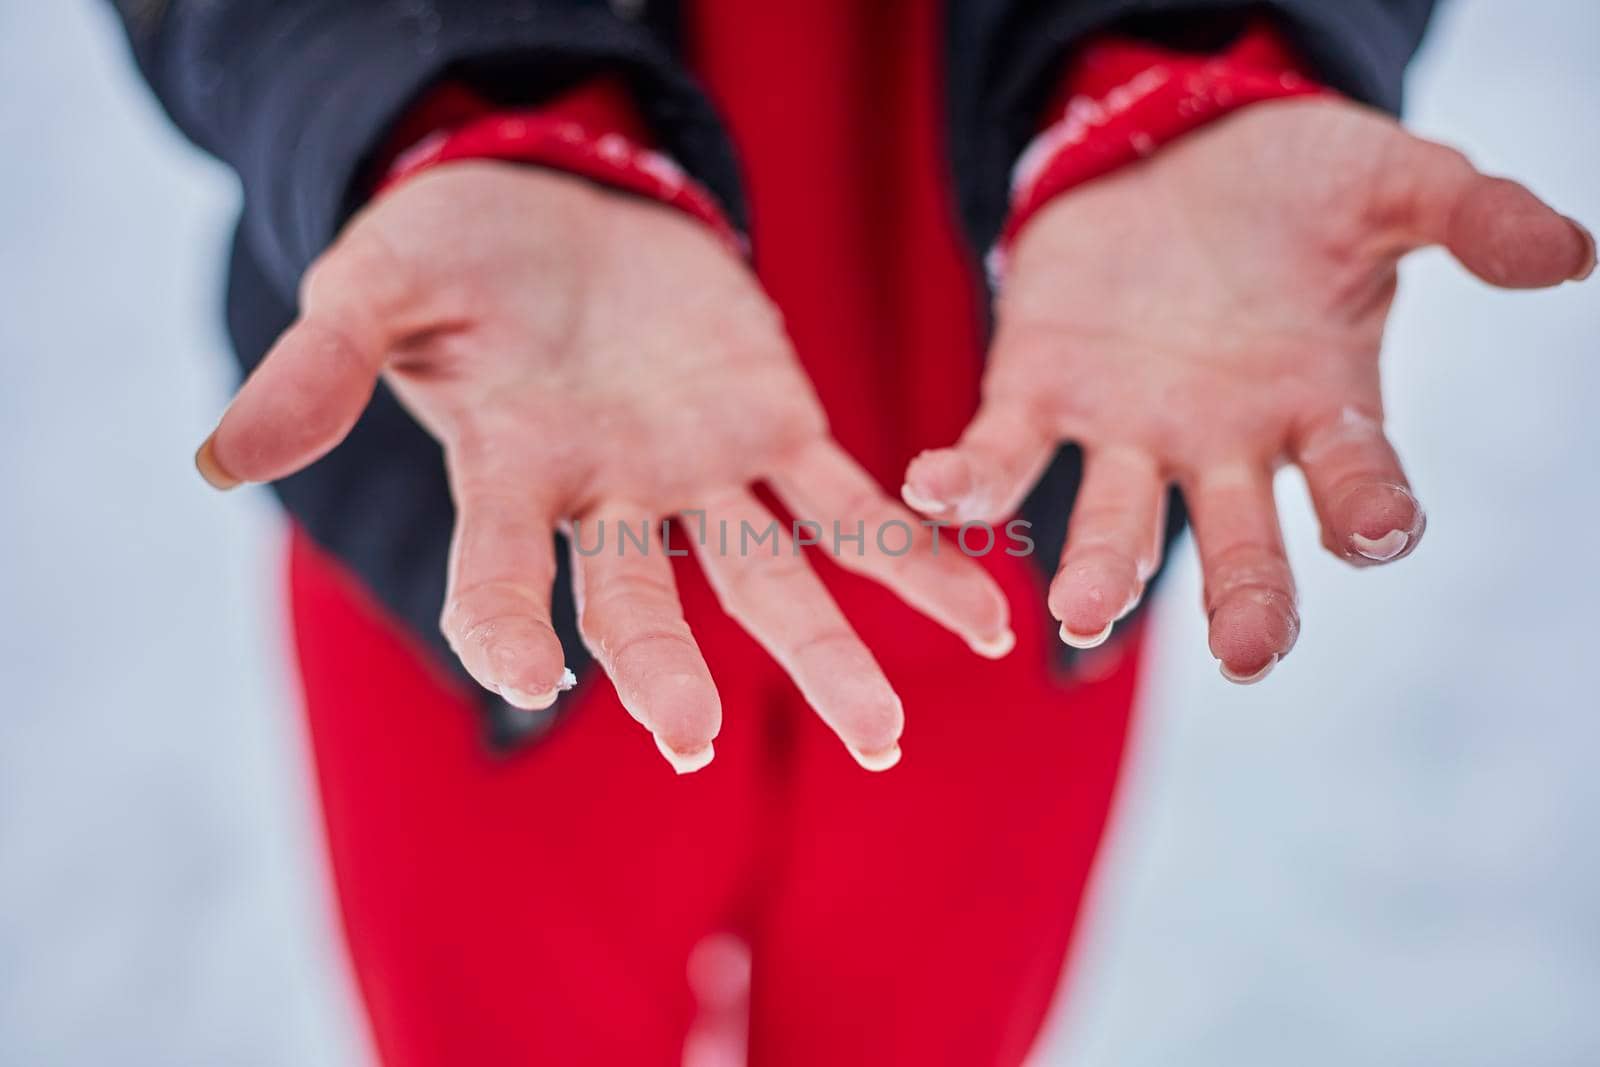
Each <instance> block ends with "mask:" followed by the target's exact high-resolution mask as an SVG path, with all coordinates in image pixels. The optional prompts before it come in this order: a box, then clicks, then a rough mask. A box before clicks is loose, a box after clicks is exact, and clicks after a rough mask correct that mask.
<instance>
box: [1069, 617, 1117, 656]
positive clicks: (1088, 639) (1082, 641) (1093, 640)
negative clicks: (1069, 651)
mask: <svg viewBox="0 0 1600 1067" xmlns="http://www.w3.org/2000/svg"><path fill="white" fill-rule="evenodd" d="M1116 625H1117V624H1116V622H1114V621H1113V622H1108V623H1106V624H1105V627H1104V628H1103V629H1101V630H1099V631H1097V632H1095V633H1080V632H1078V631H1076V630H1073V629H1070V628H1069V627H1068V626H1067V624H1066V623H1062V624H1061V640H1062V642H1063V643H1064V644H1067V645H1070V646H1071V647H1073V648H1077V649H1090V648H1099V647H1100V646H1101V645H1103V644H1105V643H1106V642H1107V641H1108V640H1110V638H1111V631H1112V630H1113V629H1115V628H1116Z"/></svg>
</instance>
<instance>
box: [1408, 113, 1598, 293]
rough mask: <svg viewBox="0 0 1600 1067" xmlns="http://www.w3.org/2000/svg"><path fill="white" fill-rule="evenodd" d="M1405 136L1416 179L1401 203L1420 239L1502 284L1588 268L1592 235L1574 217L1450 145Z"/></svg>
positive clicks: (1517, 285) (1561, 277)
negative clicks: (1483, 170) (1484, 169)
mask: <svg viewBox="0 0 1600 1067" xmlns="http://www.w3.org/2000/svg"><path fill="white" fill-rule="evenodd" d="M1412 143H1413V145H1414V147H1415V152H1416V155H1415V159H1414V161H1413V164H1412V165H1413V166H1414V168H1415V175H1416V178H1417V179H1418V180H1417V184H1416V186H1415V193H1414V200H1413V202H1412V203H1411V204H1410V205H1408V207H1409V214H1410V215H1411V219H1410V220H1409V221H1411V222H1412V223H1413V224H1414V227H1415V229H1416V231H1417V236H1418V238H1419V239H1420V240H1419V243H1421V244H1438V245H1444V246H1445V247H1446V248H1448V249H1449V250H1450V253H1451V254H1452V255H1453V256H1455V257H1456V259H1457V260H1459V261H1460V263H1461V265H1462V266H1464V267H1466V268H1467V269H1468V270H1470V271H1471V272H1472V273H1473V274H1476V275H1477V276H1478V277H1479V278H1482V279H1483V280H1484V281H1486V282H1488V283H1489V284H1490V285H1495V286H1499V287H1501V288H1503V289H1540V288H1544V287H1546V286H1551V285H1560V284H1561V283H1562V282H1565V281H1582V280H1583V279H1584V278H1587V277H1588V276H1589V275H1590V274H1591V273H1593V271H1594V266H1595V242H1594V237H1593V236H1591V235H1590V233H1589V231H1588V230H1586V229H1585V228H1584V227H1583V226H1582V225H1580V224H1579V223H1578V222H1577V221H1576V220H1574V219H1569V218H1567V217H1566V216H1564V215H1562V214H1560V213H1559V212H1557V211H1556V210H1555V209H1554V208H1552V207H1550V206H1549V205H1548V204H1546V203H1545V202H1544V201H1542V200H1540V199H1539V198H1538V197H1537V196H1535V195H1533V193H1532V192H1530V191H1529V190H1528V189H1527V187H1526V186H1523V185H1521V184H1519V183H1517V182H1514V181H1511V180H1509V179H1507V178H1495V177H1490V176H1489V175H1487V174H1483V173H1481V172H1480V171H1479V170H1478V169H1477V168H1476V167H1474V166H1473V165H1472V163H1471V162H1469V161H1468V160H1467V158H1466V157H1465V156H1464V155H1462V154H1461V153H1460V152H1457V151H1456V150H1454V149H1452V148H1446V147H1445V146H1443V145H1438V144H1432V143H1430V142H1427V141H1422V140H1414V141H1413V142H1412Z"/></svg>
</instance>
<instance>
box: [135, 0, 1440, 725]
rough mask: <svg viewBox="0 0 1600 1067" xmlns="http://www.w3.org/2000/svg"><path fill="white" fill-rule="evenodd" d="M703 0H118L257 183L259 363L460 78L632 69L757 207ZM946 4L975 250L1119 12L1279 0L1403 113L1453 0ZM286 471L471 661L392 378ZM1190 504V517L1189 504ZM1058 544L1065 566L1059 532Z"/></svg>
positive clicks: (514, 86) (322, 521)
mask: <svg viewBox="0 0 1600 1067" xmlns="http://www.w3.org/2000/svg"><path fill="white" fill-rule="evenodd" d="M680 2H692V0H649V2H647V3H645V4H643V5H640V4H638V3H628V4H624V3H613V4H610V5H608V4H607V3H605V2H603V0H426V2H423V0H116V6H117V8H118V11H119V13H120V14H121V15H122V18H123V21H124V23H125V24H126V26H127V29H128V35H129V38H130V40H131V41H132V43H133V49H134V55H135V57H136V58H137V60H138V63H139V67H140V69H141V70H142V71H143V73H144V75H145V77H146V78H147V79H148V81H149V82H150V85H151V86H152V88H154V90H155V92H156V95H157V96H159V97H160V99H161V102H162V104H163V105H164V106H165V108H166V109H167V111H168V113H169V114H170V115H171V116H172V118H173V120H174V121H175V122H176V123H177V124H178V125H179V126H180V127H181V128H182V129H183V131H184V133H186V134H187V135H188V136H189V137H190V138H191V139H192V140H194V141H195V142H196V143H197V144H199V145H200V146H201V147H202V148H204V149H206V150H207V151H209V152H211V153H213V154H214V155H216V156H218V157H220V158H221V159H222V160H224V161H225V162H227V163H228V164H230V165H231V166H232V167H233V168H234V170H235V171H237V172H238V174H239V177H240V180H241V181H242V183H243V185H244V212H243V216H242V218H241V220H240V223H239V227H238V231H237V233H236V235H235V239H234V246H233V260H232V265H231V268H230V277H229V285H228V301H227V308H228V326H229V332H230V334H231V337H232V339H233V343H234V348H235V351H236V353H237V355H238V357H239V361H240V364H241V367H242V369H244V370H245V371H248V370H249V369H250V368H251V367H253V366H254V365H255V364H256V362H258V361H259V360H260V359H261V357H262V356H263V355H264V354H265V353H266V351H267V349H268V347H269V346H270V345H271V343H272V341H273V340H274V339H275V338H276V336H277V335H278V334H279V333H280V332H281V331H282V330H283V329H284V327H286V326H287V325H288V323H289V321H290V319H291V317H292V315H293V308H294V301H295V292H296V289H297V287H298V283H299V279H300V276H301V274H302V273H303V272H304V271H305V269H306V267H307V265H308V264H309V263H310V262H311V261H312V260H313V259H314V258H315V257H316V256H317V255H318V254H319V253H320V252H321V251H322V249H324V248H325V247H326V246H327V245H328V244H329V243H330V242H331V241H332V239H333V237H334V235H335V233H336V232H337V231H338V229H339V227H340V226H341V224H342V223H343V221H344V220H345V218H347V217H348V215H349V214H350V213H351V211H352V210H353V208H354V206H355V203H356V191H357V190H358V189H360V188H361V187H362V182H363V179H364V178H366V177H370V176H369V175H366V174H365V168H366V167H367V165H368V163H369V159H370V156H371V155H372V153H373V152H375V151H376V150H377V147H378V146H379V145H380V144H381V143H382V142H383V140H384V136H385V133H386V132H387V130H388V129H389V127H390V125H391V123H393V122H394V121H395V119H396V118H397V117H398V116H400V115H401V114H403V113H404V112H405V111H406V110H407V108H408V107H409V106H410V105H411V103H412V102H413V101H415V100H416V99H417V98H418V97H419V95H421V94H422V93H423V92H425V91H426V90H427V89H428V88H429V87H430V86H431V85H433V84H434V83H436V82H437V81H439V80H440V79H442V78H445V77H449V78H451V79H455V80H458V81H465V82H467V83H469V84H471V85H473V86H474V87H475V88H476V89H478V90H479V91H480V92H482V93H484V94H485V95H487V96H488V97H490V98H491V99H494V100H496V101H498V102H501V103H505V104H518V103H533V102H536V101H537V100H539V99H541V98H543V97H546V96H548V95H549V94H550V93H552V92H554V91H557V90H559V89H561V88H563V87H565V86H567V85H570V84H573V83H575V82H577V81H579V80H581V79H583V78H586V77H588V76H590V75H591V74H593V73H595V72H597V71H601V70H604V71H610V72H619V73H622V74H623V75H625V77H626V78H627V80H628V82H629V84H630V86H631V88H632V90H633V93H634V96H635V100H636V103H637V105H638V107H639V108H640V110H641V112H642V114H643V115H644V117H645V118H646V120H647V121H648V123H649V124H650V126H651V127H652V129H653V130H654V132H655V134H656V135H657V137H658V138H659V139H660V141H661V143H662V144H663V146H664V148H665V150H666V151H667V152H668V153H670V154H671V155H672V156H673V157H675V158H676V159H677V160H678V161H679V162H680V163H681V164H683V166H684V167H685V168H686V169H687V170H688V171H689V172H690V173H692V174H694V175H695V176H696V177H697V178H699V179H700V180H701V181H702V182H703V183H704V184H705V185H707V186H708V187H709V188H710V189H711V190H712V191H713V192H714V193H715V194H716V195H717V197H718V198H719V199H720V200H721V203H722V205H723V207H724V208H725V210H726V211H727V212H728V214H729V215H730V217H731V218H732V219H733V220H734V222H735V224H736V225H740V226H741V228H742V226H743V223H744V220H745V212H744V196H743V193H742V191H741V188H740V181H739V171H738V165H737V162H736V160H735V158H734V152H733V148H732V145H731V144H730V143H729V140H728V137H727V136H726V134H725V133H724V131H723V129H722V126H721V124H720V122H719V121H718V118H717V115H716V112H715V111H714V109H713V108H712V106H711V104H710V102H709V101H708V100H707V99H706V96H705V94H704V93H702V92H701V90H700V89H699V87H698V86H697V85H696V83H695V81H694V78H693V77H692V76H691V75H690V73H689V72H688V71H687V70H686V69H685V67H684V65H683V64H682V63H681V62H680V60H679V57H678V51H679V48H678V38H679V33H678V30H679V25H678V23H679V20H678V15H679V3H680ZM752 2H781V0H752ZM796 2H798V0H796ZM922 2H928V3H933V2H937V0H922ZM943 2H944V4H945V7H946V16H947V18H948V20H949V21H948V32H947V34H946V40H947V41H948V42H949V43H948V46H947V49H948V56H947V61H948V72H949V74H948V82H947V89H946V96H947V99H948V100H949V102H950V103H949V122H950V130H949V137H948V138H947V143H948V144H949V145H950V146H951V147H950V151H951V166H952V172H953V175H954V179H955V186H956V190H957V195H958V197H959V203H960V206H961V210H962V215H963V218H964V220H965V223H966V226H967V230H968V232H969V234H970V236H971V240H972V247H973V248H974V249H983V248H987V247H988V245H989V243H990V242H991V241H992V240H993V238H994V235H995V234H996V233H997V232H998V230H999V227H1000V224H1001V221H1002V219H1003V217H1004V213H1005V210H1006V202H1007V180H1008V176H1009V173H1010V170H1011V166H1012V163H1013V162H1014V161H1015V159H1016V158H1017V156H1018V155H1019V154H1020V153H1021V151H1022V148H1023V146H1024V145H1025V144H1026V142H1027V140H1028V138H1029V137H1030V136H1031V135H1032V134H1033V132H1034V131H1035V128H1036V123H1037V121H1038V118H1039V114H1040V111H1041V109H1042V107H1043V105H1044V103H1045V97H1046V95H1047V94H1048V93H1049V92H1050V90H1051V89H1052V88H1053V87H1054V84H1055V79H1056V78H1058V77H1059V74H1060V70H1061V64H1062V62H1063V57H1064V56H1065V54H1066V53H1067V51H1068V50H1069V49H1070V48H1072V46H1073V44H1074V43H1075V42H1077V41H1078V40H1080V39H1082V38H1083V37H1084V36H1085V35H1086V34H1088V33H1091V32H1093V31H1097V30H1101V29H1105V28H1107V27H1108V26H1111V25H1113V24H1117V25H1119V26H1121V27H1122V28H1124V29H1127V30H1129V31H1130V32H1134V33H1138V34H1142V35H1147V36H1153V37H1157V38H1164V39H1168V40H1170V41H1171V42H1172V43H1178V44H1184V43H1187V42H1193V43H1194V44H1195V45H1196V46H1197V47H1215V46H1216V45H1219V44H1221V43H1222V40H1220V39H1217V38H1219V37H1221V38H1225V37H1226V36H1227V35H1229V34H1231V33H1232V32H1236V30H1237V28H1238V26H1239V25H1240V24H1241V23H1242V20H1243V17H1244V16H1245V15H1247V14H1248V13H1250V12H1252V11H1260V10H1265V11H1268V12H1270V13H1271V15H1272V16H1273V17H1274V18H1276V19H1277V20H1278V21H1279V24H1280V25H1281V26H1282V28H1283V30H1284V31H1285V33H1286V34H1287V35H1288V36H1289V37H1290V39H1291V40H1292V41H1293V42H1294V43H1295V44H1296V45H1297V46H1298V47H1299V50H1300V52H1301V54H1302V55H1304V56H1305V57H1306V58H1307V59H1308V60H1309V61H1310V62H1311V63H1313V65H1314V66H1315V67H1316V69H1317V73H1318V74H1319V75H1320V77H1321V78H1322V79H1323V80H1324V82H1326V83H1327V84H1329V85H1331V86H1333V87H1334V88H1336V89H1339V90H1340V91H1342V92H1344V93H1346V94H1347V95H1349V96H1352V97H1354V98H1356V99H1359V100H1363V101H1365V102H1367V103H1370V104H1373V105H1376V106H1378V107H1382V108H1385V109H1388V110H1391V111H1393V110H1398V108H1399V105H1400V90H1401V77H1402V74H1403V72H1404V69H1405V65H1406V63H1407V61H1408V60H1409V58H1410V56H1411V54H1412V52H1413V51H1414V50H1415V49H1416V47H1417V44H1418V42H1419V41H1420V40H1421V37H1422V34H1423V30H1424V28H1425V26H1426V23H1427V20H1428V15H1429V12H1430V9H1431V8H1432V6H1433V3H1432V0H1271V2H1265V3H1249V2H1244V0H943ZM1207 38H1211V39H1210V40H1207ZM974 262H976V254H975V255H974ZM976 276H977V272H976V271H975V272H974V277H976ZM1077 476H1078V464H1077V455H1076V451H1075V450H1071V449H1069V450H1065V451H1064V452H1063V455H1062V457H1061V458H1060V459H1058V461H1057V462H1056V463H1055V464H1054V465H1053V466H1052V468H1051V471H1050V473H1049V474H1048V475H1047V476H1046V478H1045V480H1044V481H1043V482H1042V483H1041V486H1040V489H1039V490H1038V491H1037V492H1036V493H1035V499H1038V500H1048V501H1050V502H1051V505H1052V506H1050V507H1031V506H1030V507H1028V508H1026V511H1027V512H1028V513H1029V515H1030V518H1034V519H1035V525H1036V527H1037V529H1036V530H1035V538H1036V540H1037V541H1038V544H1039V545H1040V546H1041V548H1042V549H1049V548H1051V547H1052V546H1059V544H1060V538H1061V536H1062V534H1064V532H1065V511H1066V509H1065V508H1064V507H1062V505H1061V502H1062V501H1063V500H1066V499H1070V497H1071V495H1072V494H1073V492H1074V491H1075V489H1076V485H1077ZM274 488H275V490H276V491H277V493H278V495H279V497H280V498H281V499H282V500H283V503H284V504H285V506H286V507H287V508H288V510H289V511H290V513H291V514H292V515H293V516H294V517H295V518H296V520H298V521H299V522H300V523H301V525H302V526H303V527H304V528H305V529H306V531H307V532H308V533H309V534H310V535H311V537H312V538H313V539H314V540H316V541H317V542H318V543H320V544H321V545H322V546H323V547H324V548H326V549H327V550H328V551H330V552H331V553H333V554H334V555H335V556H337V557H339V558H340V559H342V560H343V561H344V563H345V564H346V565H347V566H348V567H349V568H350V569H351V570H352V571H353V572H354V573H355V574H356V575H357V576H358V577H360V578H361V579H362V580H363V581H364V582H365V583H366V585H367V586H368V587H369V588H370V589H371V591H372V592H373V593H374V594H375V595H376V596H377V598H378V600H379V601H380V602H381V603H383V604H384V605H386V606H387V608H388V609H389V610H390V611H391V612H393V613H394V614H395V615H396V616H397V617H398V618H400V619H401V620H403V621H404V622H405V623H406V624H407V625H408V626H409V628H410V629H411V630H412V631H413V632H414V633H415V635H416V636H417V637H419V638H420V639H421V640H422V641H423V642H424V644H425V645H426V646H427V647H429V648H431V649H433V650H434V651H435V653H436V654H438V655H439V656H440V657H441V658H442V660H443V662H446V663H449V664H451V666H452V668H453V669H454V664H455V661H454V657H453V656H451V655H450V654H449V653H448V652H447V651H446V650H445V648H444V643H443V639H442V638H441V636H440V634H439V630H438V625H437V620H438V617H439V611H440V607H441V605H442V603H443V598H444V579H445V560H446V555H447V551H448V545H449V538H450V526H451V520H452V508H451V504H450V496H449V491H448V488H447V486H446V482H445V476H444V468H443V463H442V460H441V456H440V452H439V448H438V446H437V445H436V444H435V443H434V442H433V440H432V439H431V438H430V437H428V435H427V434H426V433H424V432H423V431H422V430H421V429H420V428H419V427H418V426H417V425H416V424H415V423H414V422H413V421H412V420H411V418H410V417H409V416H408V415H407V414H406V413H405V412H404V411H403V410H402V409H401V408H400V406H399V405H398V404H397V403H396V401H395V400H394V398H393V397H392V396H391V395H390V394H389V393H388V392H387V391H386V390H384V389H383V388H382V387H381V386H380V387H379V390H378V393H377V395H376V397H375V398H374V400H373V403H372V405H371V407H370V408H369V409H368V411H367V412H366V414H365V415H364V416H363V417H362V419H361V421H360V422H359V424H358V425H357V426H356V428H355V430H354V431H353V432H352V433H351V435H350V438H349V440H348V441H346V442H345V443H344V444H343V445H342V446H341V447H339V448H338V449H336V450H334V452H333V453H332V454H331V455H329V456H328V457H326V458H325V459H323V460H321V461H319V462H318V463H316V464H314V465H313V466H312V467H310V468H309V469H307V470H305V471H303V472H301V473H300V474H297V475H294V476H292V477H290V478H286V479H284V480H283V481H281V482H279V483H277V484H276V485H275V486H274ZM1175 503H1176V502H1175ZM1172 513H1173V515H1174V527H1173V528H1174V531H1176V529H1177V524H1178V522H1180V521H1181V519H1179V518H1178V517H1177V516H1179V515H1181V509H1180V508H1178V507H1174V508H1173V512H1172ZM562 556H563V557H564V554H562ZM1038 558H1039V559H1040V561H1041V563H1042V564H1043V565H1045V566H1047V567H1050V568H1052V569H1053V567H1054V564H1055V559H1054V553H1053V552H1051V551H1043V552H1041V553H1040V555H1039V557H1038ZM555 588H556V603H555V619H556V625H557V630H558V632H560V633H561V635H562V640H563V643H564V644H565V646H566V648H567V656H568V662H569V663H570V664H572V665H573V667H574V668H575V669H577V668H579V667H580V666H581V665H582V664H584V663H586V662H587V658H588V657H587V656H586V654H585V653H584V650H583V648H582V646H581V644H580V643H579V642H578V641H577V640H576V625H575V620H574V611H573V605H572V600H571V596H570V592H569V589H568V585H567V580H566V577H565V575H558V577H557V581H556V587H555ZM484 707H485V713H486V717H487V723H488V726H489V730H490V736H491V738H493V739H495V740H496V741H498V742H502V743H503V742H509V741H510V740H513V739H515V738H516V737H518V736H522V735H526V734H527V733H528V732H530V731H536V730H538V729H540V728H541V727H542V726H543V725H547V722H548V717H546V718H545V719H535V720H534V721H533V723H532V724H531V725H530V724H529V720H528V718H527V716H526V715H516V716H512V715H511V714H509V713H508V711H507V709H506V708H505V707H504V706H503V705H501V704H499V702H498V701H494V700H490V699H487V697H486V699H485V702H484Z"/></svg>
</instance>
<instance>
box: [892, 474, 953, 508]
mask: <svg viewBox="0 0 1600 1067" xmlns="http://www.w3.org/2000/svg"><path fill="white" fill-rule="evenodd" d="M900 499H901V500H903V501H905V504H906V507H908V508H910V509H911V510H912V511H916V512H920V513H922V514H923V515H939V514H942V513H943V512H945V511H947V510H949V506H948V505H946V504H945V502H944V501H942V500H935V499H934V498H933V497H931V496H924V495H923V494H922V493H920V492H918V491H917V488H916V487H915V486H913V485H912V484H911V483H910V482H906V483H905V484H904V485H902V486H901V487H900Z"/></svg>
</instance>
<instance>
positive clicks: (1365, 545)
mask: <svg viewBox="0 0 1600 1067" xmlns="http://www.w3.org/2000/svg"><path fill="white" fill-rule="evenodd" d="M1342 511H1343V513H1344V514H1343V516H1342V517H1341V520H1340V526H1341V544H1340V545H1339V551H1340V554H1341V555H1343V556H1344V557H1345V559H1347V560H1348V561H1349V562H1352V563H1356V564H1358V565H1367V564H1375V563H1393V562H1395V561H1397V560H1400V559H1403V558H1405V557H1406V556H1408V555H1410V554H1411V553H1412V552H1413V551H1414V550H1415V549H1416V547H1417V544H1418V542H1419V541H1420V540H1421V539H1422V532H1423V530H1424V529H1425V528H1426V526H1427V516H1426V514H1425V513H1424V512H1423V510H1422V505H1421V504H1419V503H1418V502H1417V499H1416V497H1414V496H1412V495H1411V493H1410V491H1409V490H1407V489H1406V488H1405V487H1404V486H1402V485H1396V484H1383V483H1378V484H1372V485H1366V486H1362V487H1360V488H1359V489H1357V490H1355V491H1354V492H1352V493H1351V494H1350V496H1349V497H1348V498H1346V500H1345V502H1344V505H1343V507H1342Z"/></svg>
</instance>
